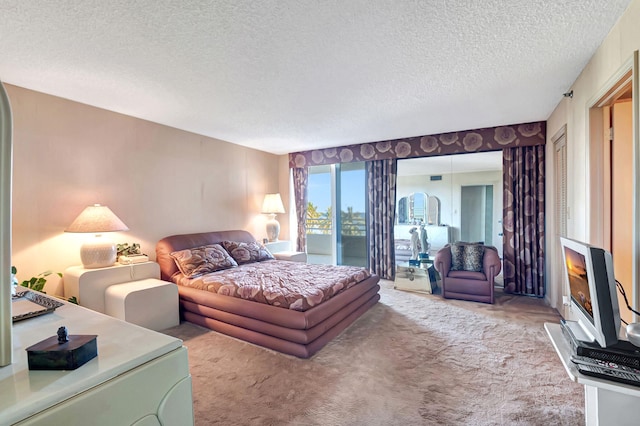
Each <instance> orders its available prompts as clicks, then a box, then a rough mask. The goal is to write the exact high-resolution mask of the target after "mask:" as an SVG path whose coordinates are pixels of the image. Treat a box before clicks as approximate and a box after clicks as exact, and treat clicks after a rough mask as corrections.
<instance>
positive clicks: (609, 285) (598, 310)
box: [560, 237, 620, 347]
mask: <svg viewBox="0 0 640 426" xmlns="http://www.w3.org/2000/svg"><path fill="white" fill-rule="evenodd" d="M560 243H561V245H562V255H563V258H564V269H565V277H566V282H567V287H568V290H569V294H570V296H571V303H570V318H569V319H570V321H567V322H566V324H567V326H568V327H569V328H570V330H571V331H572V332H573V334H574V336H575V337H576V338H577V339H578V340H582V341H585V342H591V343H597V344H598V345H600V346H601V347H609V346H612V345H615V344H616V343H617V342H618V333H619V332H620V311H619V309H618V296H617V290H616V280H615V276H614V274H613V258H612V256H611V253H609V252H608V251H607V250H604V249H602V248H599V247H594V246H592V245H590V244H587V243H583V242H580V241H576V240H571V239H569V238H564V237H561V238H560ZM565 294H566V293H565Z"/></svg>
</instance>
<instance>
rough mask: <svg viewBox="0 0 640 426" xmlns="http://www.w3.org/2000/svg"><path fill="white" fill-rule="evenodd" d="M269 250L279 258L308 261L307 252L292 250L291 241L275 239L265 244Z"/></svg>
mask: <svg viewBox="0 0 640 426" xmlns="http://www.w3.org/2000/svg"><path fill="white" fill-rule="evenodd" d="M264 246H265V247H266V248H267V250H269V252H270V253H271V254H272V255H273V257H275V258H276V259H278V260H290V261H292V262H306V261H307V253H304V252H301V251H292V250H291V242H290V241H274V242H272V243H266V244H265V245H264Z"/></svg>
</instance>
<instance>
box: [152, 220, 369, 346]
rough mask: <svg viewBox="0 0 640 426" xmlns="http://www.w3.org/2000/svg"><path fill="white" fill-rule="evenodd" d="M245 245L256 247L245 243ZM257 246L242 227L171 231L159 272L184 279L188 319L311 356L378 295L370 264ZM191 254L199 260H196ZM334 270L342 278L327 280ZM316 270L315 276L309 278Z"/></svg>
mask: <svg viewBox="0 0 640 426" xmlns="http://www.w3.org/2000/svg"><path fill="white" fill-rule="evenodd" d="M225 246H226V248H225ZM219 247H222V248H225V250H223V251H224V252H226V253H227V254H229V257H231V258H233V261H230V260H229V259H226V258H224V253H221V252H220V250H219ZM247 247H249V248H251V250H249V251H247V250H245V249H246V248H247ZM258 247H261V244H259V243H257V242H256V240H255V238H254V237H253V236H252V235H251V234H250V233H249V232H247V231H242V230H231V231H216V232H204V233H197V234H182V235H172V236H169V237H166V238H163V239H162V240H160V241H159V242H158V243H157V245H156V260H157V262H158V263H159V264H160V271H161V278H162V279H163V280H166V281H171V282H173V283H175V284H176V285H177V286H178V293H179V298H180V312H181V316H182V318H183V319H184V320H185V321H189V322H192V323H195V324H198V325H201V326H203V327H207V328H209V329H212V330H215V331H217V332H220V333H223V334H226V335H229V336H232V337H235V338H238V339H241V340H244V341H247V342H250V343H254V344H256V345H260V346H263V347H266V348H269V349H273V350H276V351H279V352H282V353H286V354H290V355H294V356H297V357H300V358H309V357H311V356H313V355H314V354H315V353H316V352H318V351H319V350H320V349H321V348H322V347H323V346H325V345H326V344H327V343H328V342H330V341H331V340H332V339H333V338H334V337H336V336H337V335H338V334H340V333H341V332H342V331H343V330H344V329H345V328H347V327H348V326H349V325H350V324H352V323H353V322H354V321H355V320H356V319H357V318H358V317H360V316H361V315H362V314H363V313H365V312H366V311H367V310H368V309H370V308H371V307H372V306H374V305H375V304H376V303H377V302H378V300H379V299H380V295H379V294H378V292H379V290H380V286H379V285H378V282H379V280H380V279H379V277H378V276H377V275H375V274H370V273H369V272H368V271H367V270H366V269H363V268H357V267H340V266H338V267H336V266H330V265H310V264H305V263H300V262H289V261H286V260H275V259H272V256H271V255H270V254H269V253H268V251H266V249H264V248H263V247H262V248H261V250H259V249H258ZM203 250H208V251H206V253H205V252H204V251H203ZM265 252H266V253H265ZM212 253H213V254H212ZM238 253H239V254H238ZM247 253H249V254H247ZM231 254H233V256H231ZM216 256H217V257H216ZM204 257H207V258H208V259H210V258H216V259H217V260H215V261H214V262H213V263H218V262H219V263H221V264H225V267H223V268H221V269H220V270H215V271H211V269H212V268H209V267H208V266H207V265H209V263H207V262H200V261H199V259H201V258H204ZM185 259H186V260H185ZM193 259H196V260H197V261H195V262H192V264H190V263H189V262H190V261H193ZM236 259H237V260H236ZM256 259H257V260H256ZM234 261H235V265H234ZM227 263H229V264H230V266H226V265H227ZM203 265H204V267H202V266H203ZM236 265H237V266H236ZM198 268H200V269H198ZM214 269H215V268H214ZM334 274H337V275H336V279H335V280H333V281H331V280H329V279H328V277H329V276H330V275H334ZM341 274H342V275H341ZM311 276H313V277H315V278H314V279H313V280H310V277H311ZM311 281H313V282H311ZM316 281H317V283H316ZM274 282H277V283H278V284H277V286H276V284H275V283H274ZM312 285H313V286H314V287H312ZM316 287H317V288H316ZM262 290H264V291H263V292H261V291H262Z"/></svg>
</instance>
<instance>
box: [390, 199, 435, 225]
mask: <svg viewBox="0 0 640 426" xmlns="http://www.w3.org/2000/svg"><path fill="white" fill-rule="evenodd" d="M428 198H429V197H428V195H427V194H425V193H424V192H415V193H413V194H410V195H409V196H407V197H402V198H400V200H399V201H398V210H397V212H396V216H397V217H398V224H400V225H419V224H421V223H427V200H428Z"/></svg>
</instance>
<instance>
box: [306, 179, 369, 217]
mask: <svg viewBox="0 0 640 426" xmlns="http://www.w3.org/2000/svg"><path fill="white" fill-rule="evenodd" d="M364 179H365V171H364V170H349V171H343V172H342V208H341V210H343V211H346V210H347V208H348V207H353V211H354V212H357V213H364V209H365V206H364V202H365V196H364V187H363V184H362V183H363V182H364ZM308 194H309V200H308V201H309V202H311V203H313V205H315V206H316V207H317V208H318V211H320V212H326V211H327V209H328V208H329V206H331V174H330V173H328V172H327V173H309V192H308Z"/></svg>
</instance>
